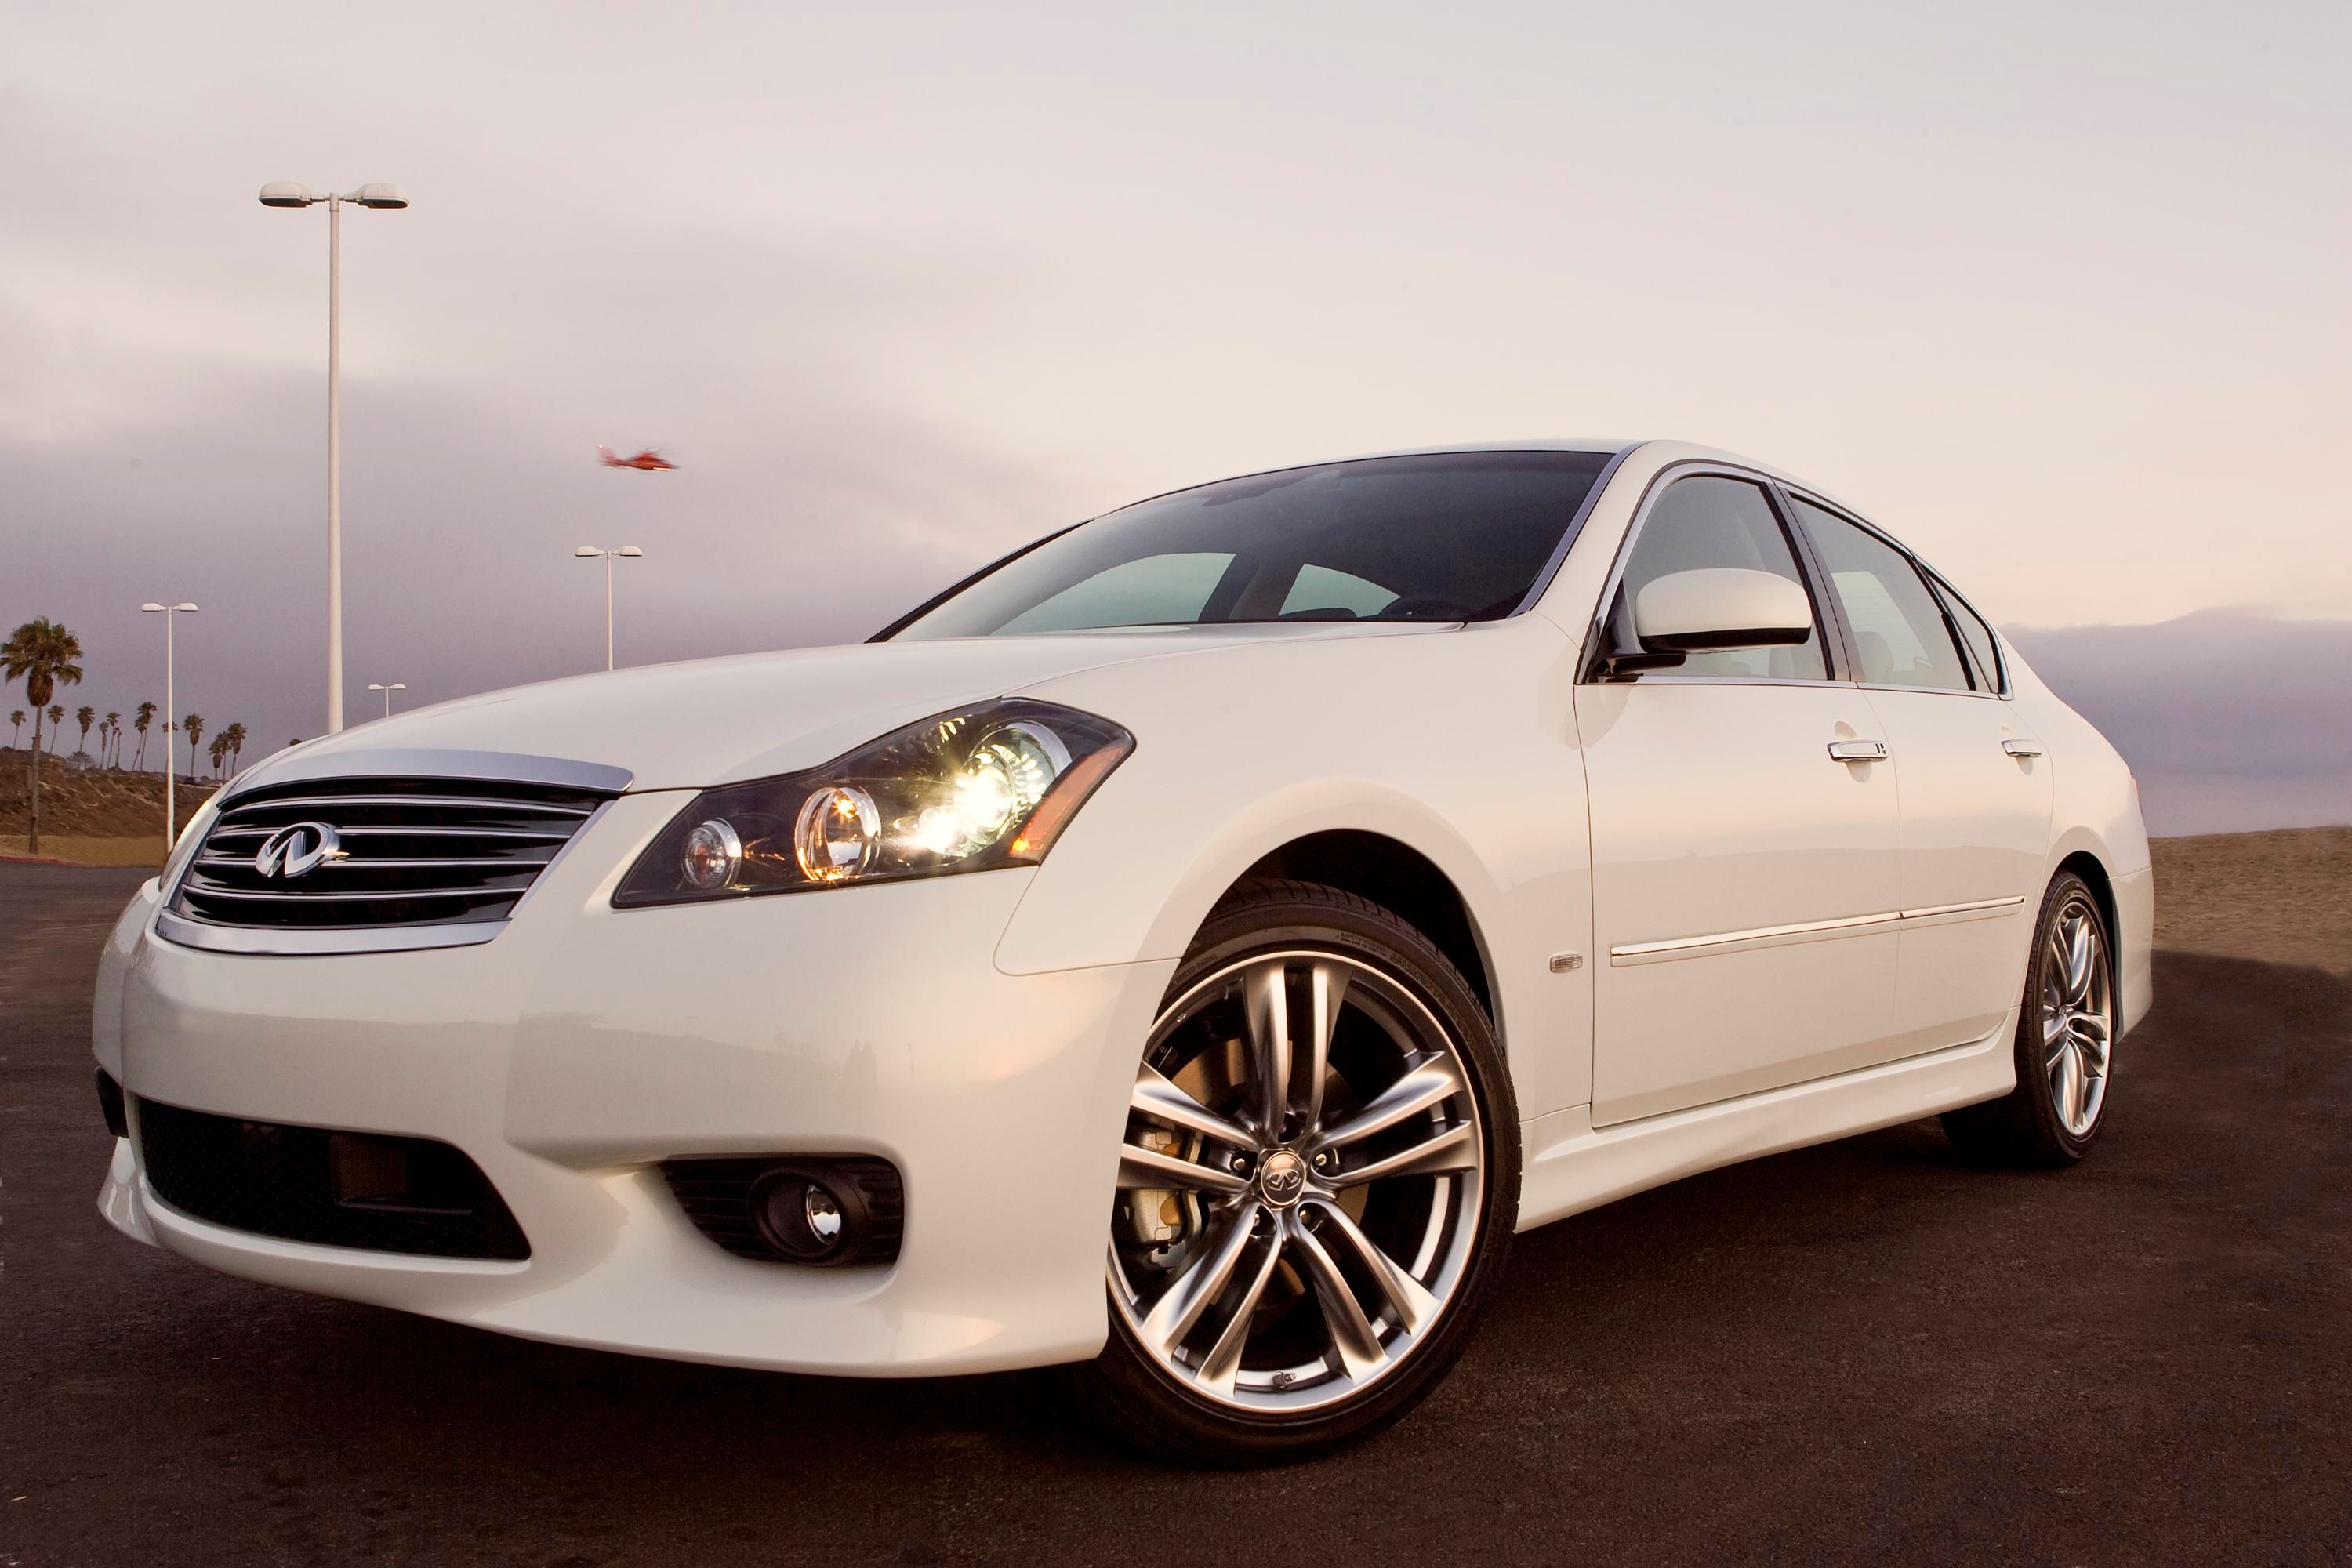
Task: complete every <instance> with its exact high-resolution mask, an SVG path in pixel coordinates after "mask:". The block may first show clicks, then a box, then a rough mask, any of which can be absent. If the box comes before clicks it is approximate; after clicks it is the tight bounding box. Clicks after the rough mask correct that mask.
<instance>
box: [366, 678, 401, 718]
mask: <svg viewBox="0 0 2352 1568" xmlns="http://www.w3.org/2000/svg"><path fill="white" fill-rule="evenodd" d="M368 689H369V690H370V691H381V692H383V716H384V717H385V718H387V719H389V718H391V717H392V694H393V693H394V692H395V691H405V690H407V689H408V682H406V681H404V680H395V681H394V682H393V683H392V684H391V685H389V686H386V685H383V683H382V682H380V681H374V680H371V681H369V682H368Z"/></svg>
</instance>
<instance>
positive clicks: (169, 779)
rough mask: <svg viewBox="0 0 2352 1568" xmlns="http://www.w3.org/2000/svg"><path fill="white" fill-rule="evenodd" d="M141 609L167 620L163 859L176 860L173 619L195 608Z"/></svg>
mask: <svg viewBox="0 0 2352 1568" xmlns="http://www.w3.org/2000/svg"><path fill="white" fill-rule="evenodd" d="M139 607H140V609H142V610H143V611H144V612H146V613H147V614H148V615H151V616H163V858H165V859H167V860H168V859H170V858H172V845H173V842H174V841H175V840H177V839H178V837H180V825H179V820H178V816H177V813H176V811H175V807H176V805H177V804H178V803H177V802H176V801H175V800H174V799H173V794H172V786H173V775H174V774H175V773H176V772H177V771H178V765H177V764H176V763H174V762H173V759H172V726H173V723H175V722H176V721H175V720H173V717H172V706H173V695H172V674H173V671H172V617H173V616H179V615H188V614H192V613H194V610H195V606H194V605H140V606H139Z"/></svg>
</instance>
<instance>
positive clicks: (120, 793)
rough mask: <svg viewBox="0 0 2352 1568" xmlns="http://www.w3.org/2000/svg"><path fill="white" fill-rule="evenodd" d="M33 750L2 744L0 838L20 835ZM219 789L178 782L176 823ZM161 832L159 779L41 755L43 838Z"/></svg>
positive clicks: (134, 835) (159, 776) (156, 775)
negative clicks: (81, 765)
mask: <svg viewBox="0 0 2352 1568" xmlns="http://www.w3.org/2000/svg"><path fill="white" fill-rule="evenodd" d="M31 751H32V748H31V747H29V746H26V747H23V748H9V747H5V746H0V837H21V836H22V835H23V834H24V833H25V831H26V826H27V825H28V824H27V818H28V816H29V815H30V814H29V813H28V812H27V810H26V798H25V793H26V785H27V784H30V783H31V782H32V781H31V780H30V779H29V778H28V777H27V776H26V775H27V774H28V773H30V772H31V770H30V768H29V767H28V766H27V765H26V764H27V763H29V762H30V760H31V757H30V752H31ZM218 787H219V786H218V785H217V784H190V783H188V782H187V781H186V780H185V779H183V780H181V781H180V787H179V790H178V792H177V793H178V797H179V807H180V820H181V821H182V822H185V821H186V820H187V819H188V813H190V812H192V811H194V809H195V808H196V806H197V805H199V804H201V803H202V802H204V801H206V800H209V799H210V798H212V793H213V791H214V790H215V789H217V788H218ZM162 832H163V774H162V773H132V772H131V771H129V770H128V769H115V768H75V767H68V765H67V764H66V763H64V762H63V761H62V760H61V759H59V758H57V757H53V756H50V755H49V754H48V751H47V747H44V748H42V752H41V837H43V838H45V839H46V838H47V837H49V836H50V835H51V834H56V835H57V836H58V837H61V838H62V837H78V838H137V837H146V836H148V835H151V834H161V833H162Z"/></svg>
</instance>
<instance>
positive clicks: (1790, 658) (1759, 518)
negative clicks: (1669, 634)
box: [1617, 475, 1829, 680]
mask: <svg viewBox="0 0 2352 1568" xmlns="http://www.w3.org/2000/svg"><path fill="white" fill-rule="evenodd" d="M1709 566H1738V567H1745V568H1746V569H1748V571H1751V572H1769V573H1771V574H1773V575H1774V576H1776V577H1786V578H1788V579H1789V581H1790V582H1792V583H1795V584H1798V585H1799V586H1802V585H1803V584H1804V581H1805V579H1804V575H1803V574H1801V573H1800V572H1799V571H1798V570H1797V557H1796V554H1795V552H1793V551H1791V550H1790V548H1789V540H1788V536H1787V535H1786V534H1784V533H1782V532H1781V531H1780V518H1779V517H1778V516H1777V515H1776V514H1775V513H1774V512H1773V510H1772V502H1771V500H1769V498H1768V497H1767V496H1766V495H1765V493H1764V489H1763V487H1762V486H1760V485H1755V484H1750V483H1749V482H1748V480H1746V479H1718V478H1716V477H1714V476H1712V475H1710V476H1706V477H1704V478H1697V479H1677V480H1675V483H1674V484H1673V485H1672V486H1671V487H1670V488H1669V489H1667V490H1666V492H1665V493H1664V495H1662V496H1660V497H1659V498H1658V500H1657V502H1656V504H1654V506H1652V507H1651V508H1650V513H1649V516H1648V517H1647V518H1645V519H1643V523H1642V531H1641V534H1640V536H1639V537H1638V538H1636V539H1635V540H1634V541H1633V554H1632V555H1630V556H1628V557H1627V558H1626V561H1625V575H1624V579H1623V585H1622V588H1621V589H1620V591H1619V598H1618V600H1617V605H1618V606H1619V610H1618V613H1620V614H1623V613H1628V612H1629V611H1630V607H1631V606H1632V605H1633V603H1634V601H1635V600H1636V599H1637V598H1638V597H1639V596H1640V595H1641V592H1642V590H1643V589H1644V588H1646V587H1648V586H1649V585H1650V584H1652V583H1654V582H1655V581H1657V580H1658V579H1659V578H1661V577H1664V576H1666V575H1668V574H1671V573H1675V572H1693V571H1697V570H1699V569H1701V568H1703V567H1709ZM1664 673H1665V674H1668V675H1706V676H1717V677H1729V678H1732V679H1738V678H1742V677H1745V678H1747V679H1765V680H1826V679H1829V666H1828V665H1827V663H1826V662H1825V661H1824V660H1823V658H1822V634H1821V628H1820V627H1819V626H1815V627H1814V628H1813V635H1812V636H1811V637H1808V638H1806V639H1805V640H1804V641H1803V642H1802V643H1800V644H1795V645H1791V646H1789V647H1735V648H1724V649H1721V650H1719V651H1716V652H1710V653H1694V654H1689V655H1686V656H1685V658H1684V659H1683V662H1682V663H1680V664H1678V665H1676V666H1675V667H1674V668H1671V669H1669V670H1666V671H1665V672H1664Z"/></svg>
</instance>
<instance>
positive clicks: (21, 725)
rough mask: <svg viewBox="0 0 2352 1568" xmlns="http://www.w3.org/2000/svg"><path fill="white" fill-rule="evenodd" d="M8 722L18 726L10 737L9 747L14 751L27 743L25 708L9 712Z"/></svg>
mask: <svg viewBox="0 0 2352 1568" xmlns="http://www.w3.org/2000/svg"><path fill="white" fill-rule="evenodd" d="M8 722H9V723H11V724H14V725H15V726H16V733H15V734H13V735H11V736H9V737H8V749H9V750H10V751H12V752H13V751H15V750H16V748H17V747H19V746H21V745H23V744H24V743H25V710H23V709H22V708H19V709H17V710H16V711H15V712H14V713H11V714H9V715H8Z"/></svg>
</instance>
